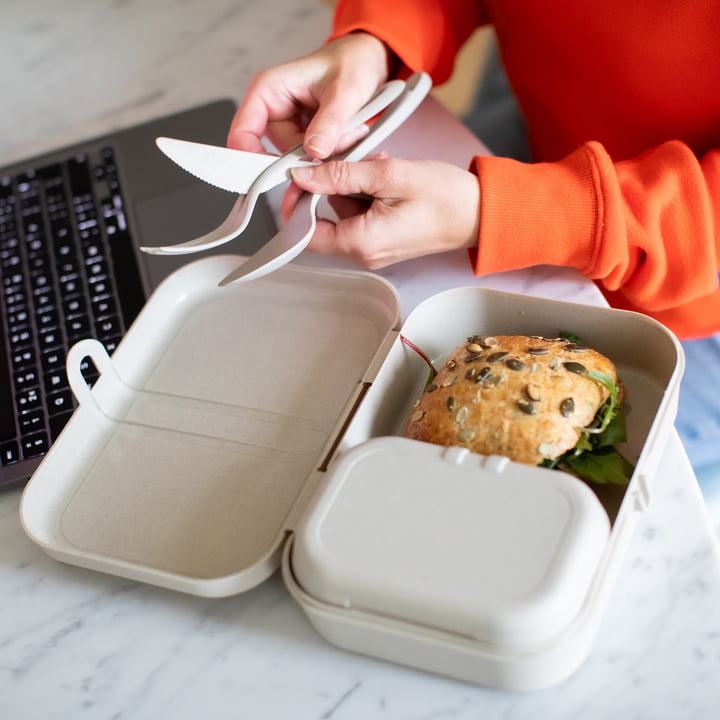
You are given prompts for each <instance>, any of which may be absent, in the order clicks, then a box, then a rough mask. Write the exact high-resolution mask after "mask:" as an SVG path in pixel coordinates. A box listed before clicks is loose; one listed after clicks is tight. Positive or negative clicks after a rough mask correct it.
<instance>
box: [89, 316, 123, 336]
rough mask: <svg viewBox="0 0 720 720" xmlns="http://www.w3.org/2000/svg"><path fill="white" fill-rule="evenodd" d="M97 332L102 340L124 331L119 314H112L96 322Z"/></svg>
mask: <svg viewBox="0 0 720 720" xmlns="http://www.w3.org/2000/svg"><path fill="white" fill-rule="evenodd" d="M95 332H97V335H98V338H99V339H100V340H105V339H106V338H110V337H113V336H115V335H119V334H120V333H121V332H122V328H121V327H120V318H119V317H118V316H117V315H111V316H109V317H106V318H104V319H102V320H98V321H97V322H96V323H95Z"/></svg>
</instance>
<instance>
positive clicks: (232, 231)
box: [140, 195, 250, 255]
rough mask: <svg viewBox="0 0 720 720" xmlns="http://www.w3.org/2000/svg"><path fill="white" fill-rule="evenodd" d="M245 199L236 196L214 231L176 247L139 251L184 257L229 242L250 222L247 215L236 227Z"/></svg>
mask: <svg viewBox="0 0 720 720" xmlns="http://www.w3.org/2000/svg"><path fill="white" fill-rule="evenodd" d="M246 199H247V195H238V198H237V200H236V201H235V203H234V204H233V206H232V208H231V209H230V212H229V213H228V216H227V217H226V218H225V219H224V220H223V221H222V222H221V223H220V225H218V226H217V227H216V228H215V229H214V230H211V231H210V232H209V233H207V234H205V235H201V236H200V237H197V238H194V239H193V240H187V241H185V242H182V243H179V244H177V245H158V246H154V247H153V246H147V245H144V246H142V247H141V248H140V249H141V250H142V251H143V252H146V253H148V254H149V255H186V254H189V253H194V252H199V251H200V250H210V249H211V248H214V247H218V245H222V244H223V243H226V242H229V241H230V240H232V239H233V238H234V237H236V236H237V235H239V234H240V233H241V232H242V231H243V230H244V229H245V227H246V226H247V224H248V221H249V220H250V214H249V213H247V214H246V217H245V218H244V219H243V222H242V224H240V225H238V218H241V217H242V216H243V213H244V212H245V205H246Z"/></svg>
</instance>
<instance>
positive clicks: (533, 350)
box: [527, 347, 549, 355]
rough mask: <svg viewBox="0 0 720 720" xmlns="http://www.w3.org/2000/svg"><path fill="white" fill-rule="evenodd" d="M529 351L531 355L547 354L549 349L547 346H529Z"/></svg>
mask: <svg viewBox="0 0 720 720" xmlns="http://www.w3.org/2000/svg"><path fill="white" fill-rule="evenodd" d="M527 352H528V354H529V355H547V354H548V352H549V351H548V349H547V348H546V347H529V348H528V349H527Z"/></svg>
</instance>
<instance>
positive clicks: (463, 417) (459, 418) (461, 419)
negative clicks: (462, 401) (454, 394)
mask: <svg viewBox="0 0 720 720" xmlns="http://www.w3.org/2000/svg"><path fill="white" fill-rule="evenodd" d="M469 414H470V410H469V409H468V407H467V405H463V406H462V407H461V408H460V409H459V410H458V411H457V414H456V415H455V422H456V423H457V424H458V425H464V424H465V423H466V422H467V419H468V415H469Z"/></svg>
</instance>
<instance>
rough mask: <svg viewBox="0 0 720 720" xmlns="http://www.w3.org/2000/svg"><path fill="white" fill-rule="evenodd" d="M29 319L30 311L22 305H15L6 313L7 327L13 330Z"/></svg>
mask: <svg viewBox="0 0 720 720" xmlns="http://www.w3.org/2000/svg"><path fill="white" fill-rule="evenodd" d="M29 319H30V313H29V312H28V309H27V308H26V307H23V306H22V305H20V306H17V307H15V308H14V309H13V310H12V311H10V312H9V313H8V315H7V321H8V328H9V329H10V330H13V329H14V328H17V327H20V326H21V325H25V324H26V323H27V322H28V320H29Z"/></svg>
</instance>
